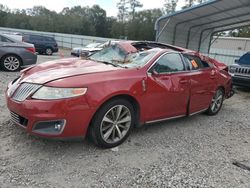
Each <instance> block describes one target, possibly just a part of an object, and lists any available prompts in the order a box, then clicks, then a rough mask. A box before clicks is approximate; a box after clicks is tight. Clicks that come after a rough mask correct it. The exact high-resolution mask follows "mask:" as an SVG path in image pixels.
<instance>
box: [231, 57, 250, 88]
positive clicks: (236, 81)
mask: <svg viewBox="0 0 250 188" xmlns="http://www.w3.org/2000/svg"><path fill="white" fill-rule="evenodd" d="M229 73H230V74H231V75H232V78H233V85H236V86H243V87H250V52H248V53H246V54H244V55H243V56H241V57H240V59H237V60H235V64H233V65H231V66H230V67H229Z"/></svg>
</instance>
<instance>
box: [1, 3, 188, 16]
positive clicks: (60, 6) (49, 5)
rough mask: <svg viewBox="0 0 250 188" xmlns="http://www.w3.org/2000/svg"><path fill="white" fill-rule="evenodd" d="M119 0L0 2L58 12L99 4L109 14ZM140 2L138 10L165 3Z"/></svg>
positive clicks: (156, 6) (19, 7)
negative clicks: (41, 7)
mask: <svg viewBox="0 0 250 188" xmlns="http://www.w3.org/2000/svg"><path fill="white" fill-rule="evenodd" d="M117 2H119V0H0V4H3V5H6V6H7V7H9V8H10V9H26V8H32V7H33V6H38V5H41V6H44V7H46V8H47V9H49V10H54V11H56V12H60V11H61V10H62V9H63V8H64V7H73V6H77V5H81V6H93V5H95V4H97V5H99V6H100V7H101V8H103V9H104V10H106V12H107V16H116V15H117V12H118V11H117V7H116V4H117ZM140 2H141V3H142V4H143V7H142V8H138V9H137V10H143V9H152V8H162V7H163V4H164V0H140ZM182 6H184V0H179V3H178V7H177V10H178V9H180V8H181V7H182Z"/></svg>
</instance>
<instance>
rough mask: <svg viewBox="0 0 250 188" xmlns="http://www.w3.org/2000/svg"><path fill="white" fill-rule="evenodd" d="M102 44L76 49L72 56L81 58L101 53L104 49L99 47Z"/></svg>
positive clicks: (72, 51) (92, 44) (91, 44)
mask: <svg viewBox="0 0 250 188" xmlns="http://www.w3.org/2000/svg"><path fill="white" fill-rule="evenodd" d="M100 45H101V43H90V44H88V45H87V46H85V47H76V48H73V49H72V50H71V55H73V56H76V57H80V56H81V55H84V56H88V55H91V54H93V53H94V52H96V51H100V50H101V49H102V47H99V46H100Z"/></svg>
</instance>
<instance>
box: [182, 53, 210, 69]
mask: <svg viewBox="0 0 250 188" xmlns="http://www.w3.org/2000/svg"><path fill="white" fill-rule="evenodd" d="M183 57H184V59H185V61H186V62H187V63H188V64H189V69H190V70H197V69H202V68H207V67H210V65H209V63H207V62H205V61H202V60H201V59H200V58H199V57H197V56H193V55H189V54H183Z"/></svg>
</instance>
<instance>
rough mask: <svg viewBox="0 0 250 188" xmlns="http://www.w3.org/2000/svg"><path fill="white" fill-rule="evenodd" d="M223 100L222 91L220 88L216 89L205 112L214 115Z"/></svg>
mask: <svg viewBox="0 0 250 188" xmlns="http://www.w3.org/2000/svg"><path fill="white" fill-rule="evenodd" d="M223 101H224V91H223V90H222V89H218V90H217V91H216V92H215V95H214V97H213V99H212V101H211V104H210V106H209V108H208V110H207V114H208V115H216V114H217V113H218V112H219V111H220V109H221V107H222V104H223Z"/></svg>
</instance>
